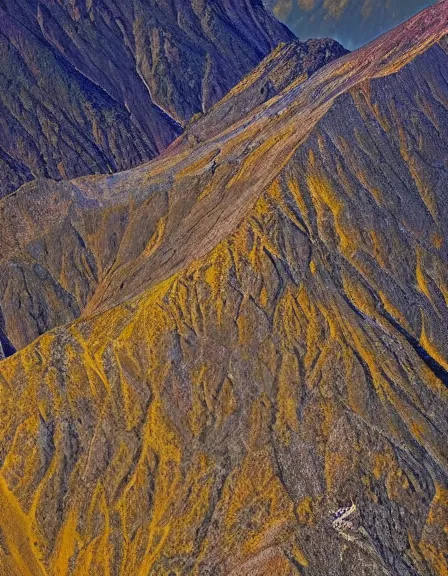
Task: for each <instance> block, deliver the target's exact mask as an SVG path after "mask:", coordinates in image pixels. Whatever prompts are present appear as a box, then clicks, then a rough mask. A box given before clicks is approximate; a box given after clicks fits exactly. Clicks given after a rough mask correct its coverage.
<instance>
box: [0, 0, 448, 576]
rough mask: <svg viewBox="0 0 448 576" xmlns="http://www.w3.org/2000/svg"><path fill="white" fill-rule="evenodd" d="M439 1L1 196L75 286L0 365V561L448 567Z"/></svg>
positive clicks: (23, 570) (214, 569) (240, 567)
mask: <svg viewBox="0 0 448 576" xmlns="http://www.w3.org/2000/svg"><path fill="white" fill-rule="evenodd" d="M447 6H448V2H447V1H446V0H445V2H442V3H439V4H438V5H436V6H435V7H433V8H430V9H428V10H427V11H425V12H424V13H422V14H421V15H419V16H418V17H416V18H414V19H412V20H411V21H409V22H408V23H406V24H405V25H403V26H401V27H399V28H398V29H397V30H394V31H393V32H391V33H389V34H387V35H386V36H384V37H382V38H381V39H379V40H378V41H377V42H375V43H374V44H372V45H371V46H369V47H367V48H364V49H362V50H360V51H357V52H355V53H353V54H349V55H345V56H343V57H342V58H339V59H337V60H335V61H333V62H331V63H329V64H328V65H327V66H324V67H323V68H321V69H320V70H318V71H317V72H315V73H314V74H313V75H312V76H311V77H310V78H308V79H306V80H304V81H298V82H292V83H291V84H290V85H289V86H286V87H285V88H284V89H282V90H281V91H280V92H279V93H278V94H274V95H273V96H272V97H271V98H270V99H269V100H268V101H267V102H265V103H262V104H258V105H257V108H256V110H255V111H254V112H250V113H249V114H248V115H247V116H245V117H242V118H240V117H239V115H237V119H236V120H235V122H233V123H232V124H230V125H228V126H226V127H225V128H223V129H222V130H221V131H220V132H219V133H216V132H214V131H213V132H212V135H211V136H210V137H209V138H208V139H207V138H206V132H205V125H204V130H203V131H201V132H200V133H199V136H197V138H196V137H195V138H193V137H190V138H189V137H188V135H186V136H185V137H184V138H182V139H181V140H180V141H178V142H176V144H175V145H174V146H173V147H172V148H171V149H170V150H169V151H168V152H167V153H165V154H164V155H163V156H162V157H160V158H158V159H157V160H155V161H153V162H151V163H150V164H148V165H144V166H141V167H139V168H136V169H133V170H131V171H129V172H125V173H121V174H117V175H112V176H97V177H87V178H82V179H78V180H75V181H73V182H64V183H54V182H51V181H45V180H43V181H40V182H36V183H33V184H30V185H27V186H26V187H23V188H22V189H21V190H20V191H18V192H17V193H16V194H13V195H11V196H10V197H9V198H8V199H6V200H4V201H3V203H2V205H1V206H2V209H3V214H4V216H3V217H4V222H5V223H9V224H8V225H7V226H5V230H6V232H7V233H5V246H6V247H7V250H8V254H10V255H11V254H12V253H13V252H14V251H15V252H14V253H15V254H16V257H17V260H16V261H15V262H13V261H12V260H8V262H7V264H5V265H8V266H11V269H15V268H16V269H17V270H19V271H20V270H22V269H23V266H24V263H25V261H26V258H25V255H26V254H30V256H29V260H28V264H29V266H30V267H32V266H36V274H37V273H39V274H40V275H41V277H42V286H50V284H49V283H48V282H47V281H46V280H45V265H44V264H45V263H46V266H47V270H49V269H52V270H53V272H52V274H51V276H52V277H54V278H56V277H58V278H60V279H61V284H62V283H63V284H64V286H66V287H67V292H70V294H72V295H73V294H78V295H79V298H80V300H82V299H83V300H84V301H85V306H84V309H83V312H82V316H81V317H80V318H79V319H78V320H77V321H74V322H71V323H70V324H68V325H66V326H62V327H58V328H56V329H55V330H53V331H49V332H47V333H46V334H44V335H43V336H41V337H40V338H39V339H37V340H36V341H34V342H33V343H32V344H31V345H30V346H28V347H26V348H25V349H24V350H21V351H19V352H18V353H16V354H14V355H13V356H12V357H10V358H7V359H6V360H4V361H2V362H1V364H0V406H1V410H0V447H1V452H0V454H1V459H2V467H1V470H0V504H1V509H2V512H3V513H2V514H1V515H0V535H1V538H0V566H1V567H2V569H3V571H4V572H5V574H12V575H14V576H16V575H17V576H19V575H20V576H22V575H23V574H26V575H28V574H29V575H32V576H36V575H37V576H45V575H46V576H50V575H53V574H64V575H70V576H71V575H80V574H82V575H84V574H111V575H113V576H115V575H120V576H122V575H123V576H124V575H126V576H128V575H129V576H131V575H132V576H135V575H138V576H146V575H148V574H151V576H153V575H155V576H166V575H172V574H176V575H178V576H180V575H182V576H207V575H210V576H212V575H213V576H243V575H246V576H249V575H252V574H256V575H257V576H258V575H266V576H268V575H274V574H275V575H279V576H295V575H303V574H306V575H311V576H322V575H332V576H333V575H334V576H360V575H361V576H372V575H374V576H377V575H378V576H380V575H386V574H389V575H394V576H395V575H400V576H401V575H402V576H415V575H422V576H443V575H444V574H445V573H446V570H447V568H448V566H447V561H446V518H447V514H448V504H447V502H448V497H447V495H448V452H447V445H446V437H447V435H448V424H447V419H446V413H447V408H448V406H447V388H446V387H447V385H448V361H447V357H448V349H447V346H448V337H447V328H446V327H447V326H448V322H447V320H448V312H447V305H446V304H447V298H448V272H447V271H448V267H447V261H448V250H447V237H448V212H447V207H448V203H447V201H446V191H447V186H446V182H447V174H446V156H447V149H448V140H447V134H448V130H447V125H446V123H447V110H446V102H447V101H448V99H447V96H448V93H447V83H446V75H445V71H446V65H447V58H448V54H447V49H446V46H447V44H446V38H445V35H446V34H447V32H448V30H447V22H446V10H447ZM252 83H253V78H252V79H251V80H250V84H252ZM243 92H244V87H242V89H241V90H239V91H238V92H237V94H236V97H239V95H240V94H241V93H243ZM220 109H221V108H220V106H218V107H217V110H218V111H219V110H220ZM219 121H220V122H221V121H222V118H221V119H220V120H219ZM210 125H211V123H210ZM193 128H194V127H193V126H192V127H191V129H193ZM198 139H199V141H198ZM47 198H50V199H52V201H53V204H52V205H53V206H54V210H53V211H52V212H51V213H48V212H49V211H48V208H47V209H46V207H48V204H46V200H45V199H47ZM32 202H34V204H33V203H32ZM27 210H28V211H27ZM45 210H46V212H47V213H46V214H45V215H44V211H45ZM20 216H22V217H21V218H20ZM57 239H59V243H60V244H61V246H55V244H56V243H57ZM64 243H66V244H64ZM31 246H32V249H33V252H32V253H31V252H30V251H29V250H30V247H31ZM53 250H54V254H56V255H57V257H55V258H54V259H53V258H52V256H51V254H52V252H53ZM31 254H33V256H31ZM9 258H11V257H10V256H9ZM60 262H62V263H61V264H59V263H60ZM64 262H70V269H68V270H67V269H65V268H64ZM39 266H40V267H41V268H42V270H41V268H39ZM58 266H59V267H58ZM72 271H75V272H73V275H72ZM57 274H60V276H57ZM25 278H27V277H26V276H25ZM89 278H95V281H94V282H93V281H90V280H88V279H89ZM75 279H76V281H75ZM24 281H25V280H24ZM83 282H84V284H83ZM70 283H72V284H70ZM69 286H76V287H77V288H76V290H75V289H74V288H73V287H70V290H69V289H68V287H69ZM35 287H37V282H36V283H34V284H33V285H31V284H29V293H30V298H36V297H35V296H34V294H36V292H35ZM39 294H43V292H39ZM48 294H50V292H48ZM51 294H54V292H53V293H51ZM39 298H40V296H39ZM36 301H38V299H37V300H36ZM50 301H51V299H50V298H49V300H48V302H50ZM49 309H52V310H56V309H57V310H59V309H61V310H62V309H63V306H62V300H59V304H58V305H57V306H56V305H55V306H54V308H51V307H50V308H49ZM6 325H8V326H10V325H11V324H8V323H6ZM8 329H9V328H8ZM11 339H12V338H11ZM12 340H13V339H12Z"/></svg>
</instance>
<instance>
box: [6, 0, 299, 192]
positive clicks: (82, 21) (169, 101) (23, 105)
mask: <svg viewBox="0 0 448 576" xmlns="http://www.w3.org/2000/svg"><path fill="white" fill-rule="evenodd" d="M292 38H293V35H292V33H290V32H289V31H288V30H287V29H286V28H285V27H284V26H283V25H281V24H280V23H279V22H277V21H276V20H275V19H274V18H273V17H272V16H271V15H270V14H268V13H267V12H266V10H265V9H264V8H263V5H262V4H261V2H260V1H259V0H243V1H240V2H232V1H231V0H214V1H213V2H211V1H209V0H207V1H202V2H197V1H196V0H187V1H185V0H182V1H181V2H180V1H175V2H173V1H171V0H163V1H162V2H161V1H160V0H157V1H155V0H151V1H146V2H141V1H140V0H132V1H130V2H126V3H123V2H116V1H115V0H100V1H98V2H87V3H86V2H84V1H77V0H75V1H73V2H54V1H53V0H43V1H42V0H39V1H37V0H25V1H20V2H17V1H16V0H3V1H2V2H1V3H0V50H1V52H2V60H1V70H0V90H1V101H0V106H1V108H0V197H1V196H3V195H5V194H8V193H9V192H11V191H13V190H15V189H16V188H17V187H18V186H19V185H20V184H22V183H23V182H26V181H28V180H31V179H32V178H33V177H37V176H45V177H51V178H55V179H62V178H74V177H75V176H80V175H83V174H90V173H95V172H96V173H97V172H115V171H117V170H122V169H125V168H130V167H132V166H136V165H138V164H140V163H141V162H142V161H146V160H148V159H150V158H153V157H154V156H155V155H156V154H158V153H159V152H160V151H161V150H163V149H164V148H165V147H166V146H167V145H168V144H169V143H170V142H171V141H172V140H173V139H174V138H175V137H176V136H177V135H178V134H179V133H180V132H181V130H182V127H183V126H184V124H185V122H186V121H187V120H188V119H189V118H190V117H191V116H192V115H193V114H195V113H198V112H203V111H204V110H206V109H208V108H209V107H210V106H211V105H212V104H214V103H215V102H216V101H217V100H219V99H220V98H221V97H222V96H223V95H224V94H225V93H226V92H228V90H229V89H230V88H232V87H233V86H234V85H235V84H236V83H237V82H238V81H239V80H240V79H241V78H242V77H243V76H244V75H245V74H247V73H248V72H249V71H250V70H251V69H252V68H253V67H254V66H256V65H257V64H258V63H259V62H260V60H262V58H263V57H264V56H266V55H267V54H268V53H269V52H270V51H271V50H272V49H273V48H274V47H275V46H276V45H277V44H278V43H279V42H280V41H286V40H291V39H292Z"/></svg>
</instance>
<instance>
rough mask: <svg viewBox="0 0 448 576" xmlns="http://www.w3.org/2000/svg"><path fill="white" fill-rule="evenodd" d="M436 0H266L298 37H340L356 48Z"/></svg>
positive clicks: (267, 4) (267, 5)
mask: <svg viewBox="0 0 448 576" xmlns="http://www.w3.org/2000/svg"><path fill="white" fill-rule="evenodd" d="M434 2H435V0H376V1H375V2H373V1H372V0H265V5H266V7H267V8H269V9H271V10H272V11H273V13H274V14H275V15H276V16H277V18H279V19H280V20H282V21H283V22H285V23H286V24H287V25H288V26H289V27H290V28H291V30H293V31H294V32H295V33H296V34H297V35H298V37H299V38H310V37H318V38H321V37H325V36H331V37H332V38H337V39H338V40H339V41H340V42H342V43H343V44H344V45H345V46H347V47H348V48H350V49H353V48H357V47H359V46H361V45H363V44H365V43H366V42H368V41H370V40H372V39H373V38H376V37H377V36H379V35H380V34H382V33H383V32H386V31H387V30H390V29H391V28H393V27H394V26H396V25H398V24H400V23H401V22H403V21H404V20H406V19H407V18H410V17H411V16H412V15H413V14H415V13H416V12H418V11H419V10H422V9H423V8H425V7H426V6H429V5H430V4H433V3H434Z"/></svg>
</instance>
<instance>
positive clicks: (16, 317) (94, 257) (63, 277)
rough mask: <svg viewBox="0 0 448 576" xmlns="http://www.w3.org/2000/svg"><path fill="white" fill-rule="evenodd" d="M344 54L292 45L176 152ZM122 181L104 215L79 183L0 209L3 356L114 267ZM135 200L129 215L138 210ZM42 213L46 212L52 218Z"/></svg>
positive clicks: (140, 192) (327, 45)
mask: <svg viewBox="0 0 448 576" xmlns="http://www.w3.org/2000/svg"><path fill="white" fill-rule="evenodd" d="M345 53H346V51H345V50H344V49H343V48H342V46H340V45H339V44H338V43H337V42H334V41H332V40H325V41H310V42H307V43H301V42H299V41H293V42H291V43H287V44H283V45H281V46H279V47H278V49H277V50H275V51H274V52H273V53H272V55H270V56H269V57H267V59H265V60H264V61H263V62H262V63H261V64H260V66H259V67H257V68H256V69H255V70H254V72H253V73H251V74H250V75H249V76H248V77H247V78H246V79H245V80H244V81H242V82H241V83H240V84H238V85H237V87H236V88H235V89H234V90H233V91H231V93H230V94H229V95H228V96H226V97H225V98H224V99H222V100H221V101H220V102H219V103H218V104H216V106H214V107H213V108H212V109H211V111H210V112H209V113H207V114H204V115H203V116H202V117H200V118H199V119H196V121H195V122H193V123H192V124H191V126H190V127H189V129H188V130H187V132H186V135H185V138H183V139H180V140H179V141H178V142H176V144H175V147H176V148H179V147H183V146H185V145H186V146H187V147H189V146H190V145H191V144H192V143H193V144H194V143H196V144H198V143H199V142H200V141H204V140H207V139H210V138H211V137H212V136H213V135H215V134H219V132H220V131H222V130H223V129H224V128H225V127H226V126H229V125H231V124H232V123H234V122H236V120H241V119H242V118H244V116H246V115H247V114H248V113H249V114H250V113H251V110H253V109H254V108H256V107H257V106H258V105H261V104H263V103H264V102H267V101H268V100H269V99H271V98H272V97H273V96H274V95H276V94H279V93H280V92H282V91H283V90H285V89H286V88H287V87H288V86H290V85H292V84H293V83H294V85H298V84H299V83H300V82H303V81H304V80H305V79H306V78H308V77H309V76H311V75H312V74H313V73H314V72H315V71H316V70H317V69H319V68H320V67H322V66H323V65H325V64H326V63H327V62H330V61H331V60H334V59H336V58H338V57H340V56H341V55H343V54H345ZM145 171H146V168H145V167H144V168H143V172H145ZM139 173H140V172H138V171H137V172H136V174H139ZM123 178H124V179H123ZM128 178H133V175H132V174H126V175H124V176H122V175H117V176H116V177H115V176H114V177H113V178H112V180H108V181H107V185H108V186H110V185H112V188H113V190H114V191H113V196H114V198H113V199H112V198H110V199H109V200H108V201H107V205H108V208H107V209H106V210H104V200H105V199H104V198H102V195H98V194H97V193H96V191H95V190H94V191H93V194H94V196H93V197H92V198H90V200H85V199H84V200H83V192H82V190H83V189H84V185H87V186H90V185H91V184H90V183H91V182H93V183H95V182H102V181H103V178H99V179H98V180H92V179H88V180H82V181H79V182H78V183H77V184H76V185H75V187H73V186H72V185H70V184H61V185H59V186H57V187H55V184H54V182H50V181H43V180H41V181H38V182H35V183H32V184H30V185H28V186H26V187H24V188H23V189H21V190H20V191H19V192H17V194H12V195H10V196H9V197H8V198H5V199H4V200H3V202H0V227H1V229H2V231H3V232H2V240H3V248H2V253H1V254H0V338H3V344H4V348H5V350H4V351H5V354H8V353H11V351H13V350H14V348H15V349H19V348H22V347H23V346H25V345H26V344H29V343H30V342H31V341H32V340H34V339H35V338H37V336H39V335H40V334H42V333H44V332H46V331H47V330H49V329H50V328H54V327H55V326H57V325H60V324H64V323H66V322H69V321H71V320H73V319H74V318H76V317H78V316H79V314H80V313H81V311H82V310H83V309H84V307H85V306H86V304H87V303H88V301H89V299H90V297H91V296H92V293H93V291H94V290H95V288H96V286H97V284H98V282H99V281H100V280H101V279H102V277H103V276H104V275H105V274H106V273H107V271H108V270H109V268H110V267H111V266H112V265H113V262H114V260H115V259H116V257H117V250H118V249H119V245H120V242H121V239H122V235H123V233H124V230H125V229H126V227H127V226H128V223H129V218H128V217H129V188H131V185H130V184H129V181H128V180H127V179H128ZM144 178H145V179H146V178H147V176H146V175H145V176H144ZM114 182H115V184H114ZM122 182H125V185H124V186H122V185H121V183H122ZM94 186H95V184H94ZM166 186H169V181H168V182H167V183H166ZM135 191H136V197H141V199H143V198H145V195H146V193H147V187H146V186H145V184H142V182H141V181H139V182H138V183H136V184H135ZM141 199H140V200H139V201H138V202H137V205H136V206H135V209H136V210H139V209H140V206H141ZM48 205H51V206H52V207H53V211H52V212H53V213H52V214H51V215H49V214H48V209H47V207H48ZM151 209H152V208H151ZM86 210H87V212H86ZM155 214H158V212H157V211H156V212H155ZM86 218H87V220H86ZM98 218H99V220H100V221H98ZM143 238H145V233H143V235H142V239H143ZM8 342H9V344H8ZM8 351H9V352H8Z"/></svg>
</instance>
